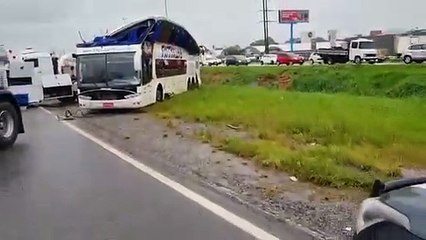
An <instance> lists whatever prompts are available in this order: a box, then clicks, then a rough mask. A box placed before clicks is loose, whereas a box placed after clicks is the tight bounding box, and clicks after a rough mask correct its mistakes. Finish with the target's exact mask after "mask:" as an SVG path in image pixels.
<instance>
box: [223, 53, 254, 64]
mask: <svg viewBox="0 0 426 240" xmlns="http://www.w3.org/2000/svg"><path fill="white" fill-rule="evenodd" d="M248 64H249V62H248V61H247V58H246V57H245V56H240V55H234V56H227V57H226V58H225V65H226V66H230V65H235V66H239V65H248Z"/></svg>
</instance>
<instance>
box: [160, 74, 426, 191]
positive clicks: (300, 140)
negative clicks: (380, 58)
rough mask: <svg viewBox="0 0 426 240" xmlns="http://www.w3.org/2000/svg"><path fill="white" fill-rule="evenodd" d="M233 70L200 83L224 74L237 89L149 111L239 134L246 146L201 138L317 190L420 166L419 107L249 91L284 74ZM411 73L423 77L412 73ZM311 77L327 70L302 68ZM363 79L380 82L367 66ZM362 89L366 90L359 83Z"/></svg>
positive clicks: (423, 151) (413, 101)
mask: <svg viewBox="0 0 426 240" xmlns="http://www.w3.org/2000/svg"><path fill="white" fill-rule="evenodd" d="M345 68H346V66H345ZM236 69H238V68H229V70H225V69H221V68H217V69H216V68H215V70H211V69H206V70H205V72H204V77H206V74H207V75H210V76H212V74H214V73H215V72H216V71H226V74H229V76H231V75H233V74H234V75H235V74H237V75H238V76H240V77H238V78H235V76H234V77H233V79H234V80H232V81H234V82H233V83H234V84H237V83H236V82H237V80H238V84H237V85H239V86H235V85H234V86H232V85H227V84H225V85H217V84H212V85H208V86H204V87H203V88H201V89H199V90H197V91H193V92H190V93H186V94H182V95H178V96H176V97H175V98H174V99H172V100H170V101H167V102H164V103H161V104H157V105H154V106H153V107H152V110H153V111H154V112H156V113H157V114H160V115H163V116H169V117H179V118H183V119H186V120H191V121H199V122H205V123H215V124H233V125H238V126H241V127H242V129H243V130H244V131H247V132H249V133H250V134H251V136H252V137H251V138H249V139H241V138H238V137H232V136H231V137H230V136H213V135H212V134H211V133H208V132H206V133H203V135H204V136H205V141H206V142H208V141H212V139H215V141H216V144H215V145H216V146H218V147H220V148H221V149H223V150H226V151H228V152H231V153H234V154H237V155H240V156H243V157H247V158H252V159H253V160H254V161H256V162H258V163H259V164H260V165H262V166H266V167H271V168H275V169H278V170H283V171H287V172H289V173H291V174H295V175H296V176H297V177H298V178H300V179H302V180H306V181H311V182H314V183H316V184H319V185H326V186H334V187H344V186H346V187H360V188H367V187H369V186H370V185H371V183H372V181H373V179H374V178H382V179H388V178H393V177H397V176H399V175H400V171H401V168H402V167H414V168H416V167H425V166H426V134H425V133H426V121H425V118H426V103H425V101H424V99H422V98H407V99H389V98H381V97H365V96H363V97H360V96H351V95H348V94H333V95H330V94H323V93H309V94H307V93H301V92H286V91H280V90H274V89H267V88H260V87H253V86H249V85H247V83H249V82H250V81H255V79H256V76H257V75H259V74H263V73H264V69H270V70H271V71H276V72H278V73H279V72H280V71H284V70H282V68H276V67H271V68H268V67H266V68H253V69H251V68H246V69H244V71H240V70H238V71H237V70H236ZM294 69H296V68H294ZM300 69H301V68H300ZM348 69H351V68H348ZM411 70H412V71H414V70H416V71H418V72H421V71H423V70H422V69H419V68H418V67H417V66H415V67H413V68H412V69H411ZM286 71H296V70H293V68H290V69H289V70H286ZM315 71H325V72H326V71H329V70H326V68H323V67H319V68H313V69H308V68H306V70H305V68H303V70H302V71H301V72H305V73H304V74H306V75H309V74H312V72H315ZM347 71H349V70H347ZM350 71H353V70H350ZM366 71H367V73H366V72H360V74H361V75H363V76H367V75H368V76H375V78H376V79H382V78H383V76H382V75H380V74H381V73H373V71H372V70H371V69H370V67H369V66H366ZM378 72H380V71H378ZM308 73H309V74H308ZM226 74H225V75H226ZM342 74H343V75H345V74H349V73H342ZM404 74H405V73H400V75H399V76H400V77H402V76H404ZM221 76H224V74H223V73H221ZM345 76H346V75H345ZM386 76H388V75H386ZM318 77H320V78H323V77H322V76H318ZM410 78H412V77H411V76H408V77H406V79H410ZM218 79H219V77H218ZM235 79H237V80H235ZM253 79H254V80H253ZM342 79H346V77H342ZM370 79H372V78H370ZM395 79H399V78H396V77H395ZM351 81H355V79H353V80H351ZM395 81H396V80H395ZM413 81H414V80H413ZM210 83H212V82H210ZM216 83H217V81H216ZM362 84H366V83H359V85H362ZM386 84H387V83H386ZM386 84H385V85H386ZM399 84H400V83H399ZM241 85H243V86H241ZM384 88H386V87H384ZM359 89H364V87H362V88H361V87H359ZM377 91H378V90H377ZM326 92H328V91H326ZM336 92H339V91H336ZM343 92H344V91H343ZM385 92H386V91H385ZM370 93H371V92H370ZM358 94H359V93H358ZM361 95H372V94H361Z"/></svg>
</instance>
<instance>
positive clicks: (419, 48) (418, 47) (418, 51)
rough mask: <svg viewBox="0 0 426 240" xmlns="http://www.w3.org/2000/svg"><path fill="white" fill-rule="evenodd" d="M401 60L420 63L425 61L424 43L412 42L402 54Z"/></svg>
mask: <svg viewBox="0 0 426 240" xmlns="http://www.w3.org/2000/svg"><path fill="white" fill-rule="evenodd" d="M402 60H403V61H404V63H406V64H410V63H412V62H416V63H422V62H424V61H426V44H414V45H411V46H409V47H408V48H407V50H405V52H404V53H403V54H402Z"/></svg>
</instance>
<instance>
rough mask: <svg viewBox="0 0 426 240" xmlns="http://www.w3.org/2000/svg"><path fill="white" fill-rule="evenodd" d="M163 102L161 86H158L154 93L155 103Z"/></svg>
mask: <svg viewBox="0 0 426 240" xmlns="http://www.w3.org/2000/svg"><path fill="white" fill-rule="evenodd" d="M163 100H164V91H163V86H161V84H158V86H157V90H156V92H155V101H156V102H162V101H163Z"/></svg>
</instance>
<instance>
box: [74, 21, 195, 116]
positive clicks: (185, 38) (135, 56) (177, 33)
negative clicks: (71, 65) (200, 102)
mask: <svg viewBox="0 0 426 240" xmlns="http://www.w3.org/2000/svg"><path fill="white" fill-rule="evenodd" d="M74 57H75V58H76V75H77V76H76V77H77V83H78V102H79V107H80V108H83V109H132V108H142V107H144V106H147V105H150V104H153V103H155V102H160V101H163V100H164V99H165V98H168V97H171V96H173V95H175V94H179V93H182V92H185V91H188V90H191V89H194V88H197V87H198V86H200V84H201V79H200V49H199V46H198V44H197V42H196V41H195V40H194V38H193V37H192V36H191V34H190V33H189V32H188V31H187V30H186V29H185V28H183V27H182V26H180V25H178V24H176V23H174V22H172V21H170V20H168V19H165V18H159V17H155V18H148V19H145V20H142V21H136V22H133V23H130V24H128V25H125V26H123V27H121V28H119V29H117V30H115V31H113V32H111V33H110V34H108V35H105V36H101V37H95V38H94V39H93V41H91V42H83V43H80V44H77V50H76V53H75V54H74Z"/></svg>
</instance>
